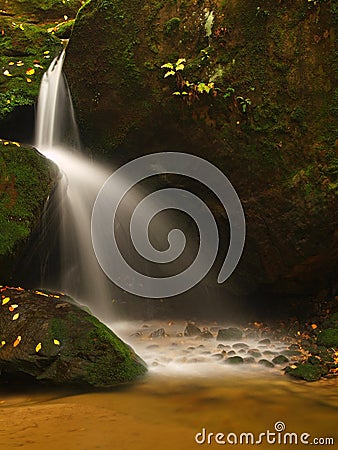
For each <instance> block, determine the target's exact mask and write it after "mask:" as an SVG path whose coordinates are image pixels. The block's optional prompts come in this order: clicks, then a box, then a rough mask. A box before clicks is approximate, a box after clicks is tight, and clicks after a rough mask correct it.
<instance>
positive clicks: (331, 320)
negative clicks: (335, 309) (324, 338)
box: [321, 313, 338, 329]
mask: <svg viewBox="0 0 338 450" xmlns="http://www.w3.org/2000/svg"><path fill="white" fill-rule="evenodd" d="M321 328H322V329H325V328H338V313H333V314H331V315H330V316H329V317H328V318H327V319H326V320H324V322H323V323H322V324H321Z"/></svg>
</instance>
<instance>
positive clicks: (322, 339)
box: [317, 327, 338, 349]
mask: <svg viewBox="0 0 338 450" xmlns="http://www.w3.org/2000/svg"><path fill="white" fill-rule="evenodd" d="M317 342H318V344H319V345H323V346H324V347H334V348H336V349H338V327H336V328H327V329H326V330H323V331H321V332H320V333H319V334H318V338H317Z"/></svg>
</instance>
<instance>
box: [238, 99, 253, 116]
mask: <svg viewBox="0 0 338 450" xmlns="http://www.w3.org/2000/svg"><path fill="white" fill-rule="evenodd" d="M236 100H237V102H238V104H239V105H240V107H241V110H242V113H244V114H245V113H246V112H247V109H248V106H250V105H251V99H250V98H244V97H241V96H240V95H239V96H238V97H236Z"/></svg>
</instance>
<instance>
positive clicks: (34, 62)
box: [0, 19, 62, 119]
mask: <svg viewBox="0 0 338 450" xmlns="http://www.w3.org/2000/svg"><path fill="white" fill-rule="evenodd" d="M2 28H3V30H4V33H5V34H4V38H2V39H1V40H0V66H1V67H2V68H3V70H2V72H1V74H0V119H3V118H4V117H6V116H7V115H8V114H9V113H10V112H11V111H13V109H14V108H16V107H17V106H25V105H33V104H34V103H35V102H36V100H37V97H38V94H39V88H40V81H41V78H42V75H43V73H44V71H45V70H46V69H47V68H48V66H49V64H50V62H51V61H52V58H54V56H56V55H57V54H58V53H59V52H60V50H61V48H62V46H61V43H60V40H59V39H58V38H56V37H55V36H53V35H52V34H51V33H48V31H47V29H46V27H44V26H37V25H34V24H31V23H26V22H22V21H18V22H15V26H13V25H12V22H11V21H10V20H7V19H4V23H3V25H2ZM29 70H31V72H30V74H27V71H29ZM32 70H33V73H32Z"/></svg>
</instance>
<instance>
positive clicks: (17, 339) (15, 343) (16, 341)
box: [13, 336, 21, 347]
mask: <svg viewBox="0 0 338 450" xmlns="http://www.w3.org/2000/svg"><path fill="white" fill-rule="evenodd" d="M20 342H21V336H18V337H17V338H16V340H15V341H14V344H13V347H17V346H18V345H19V344H20Z"/></svg>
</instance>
